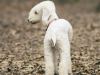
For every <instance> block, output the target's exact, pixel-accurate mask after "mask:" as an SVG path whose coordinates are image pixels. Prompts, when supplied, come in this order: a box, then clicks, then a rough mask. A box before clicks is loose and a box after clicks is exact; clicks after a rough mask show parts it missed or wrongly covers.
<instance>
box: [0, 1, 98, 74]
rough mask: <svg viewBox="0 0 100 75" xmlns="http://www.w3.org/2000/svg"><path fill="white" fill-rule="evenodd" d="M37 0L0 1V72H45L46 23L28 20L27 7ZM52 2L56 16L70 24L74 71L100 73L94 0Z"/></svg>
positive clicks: (75, 72) (78, 72) (30, 6)
mask: <svg viewBox="0 0 100 75" xmlns="http://www.w3.org/2000/svg"><path fill="white" fill-rule="evenodd" d="M37 3H38V2H34V1H30V2H23V3H22V2H21V3H19V2H12V3H5V2H1V3H0V75H31V74H33V75H44V74H45V66H44V65H45V61H44V54H43V39H44V36H45V32H46V30H45V29H46V27H45V26H44V25H42V23H38V24H35V25H32V24H30V23H28V22H27V18H28V13H29V11H30V9H31V8H32V7H33V6H34V5H35V4H37ZM55 4H56V8H57V14H58V16H59V18H63V19H66V20H68V21H69V22H70V23H71V25H72V27H73V33H74V36H73V40H72V43H71V59H72V71H73V74H74V75H100V14H99V13H96V12H95V11H94V10H95V7H96V3H75V4H65V5H60V4H58V3H55ZM58 60H59V57H58Z"/></svg>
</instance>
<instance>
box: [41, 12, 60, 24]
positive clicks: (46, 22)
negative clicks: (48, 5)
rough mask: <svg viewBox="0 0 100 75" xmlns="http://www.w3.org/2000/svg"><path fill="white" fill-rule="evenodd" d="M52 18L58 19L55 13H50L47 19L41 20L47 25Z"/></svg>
mask: <svg viewBox="0 0 100 75" xmlns="http://www.w3.org/2000/svg"><path fill="white" fill-rule="evenodd" d="M54 19H59V18H58V16H57V14H56V13H52V14H51V15H50V16H49V17H48V19H47V20H42V23H43V24H44V25H46V26H47V25H48V24H49V23H50V22H51V21H52V20H54Z"/></svg>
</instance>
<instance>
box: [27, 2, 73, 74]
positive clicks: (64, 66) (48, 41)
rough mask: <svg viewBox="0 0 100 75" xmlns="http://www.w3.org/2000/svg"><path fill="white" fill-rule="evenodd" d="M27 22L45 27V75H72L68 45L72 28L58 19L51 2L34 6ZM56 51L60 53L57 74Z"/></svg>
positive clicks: (64, 21) (66, 22)
mask: <svg viewBox="0 0 100 75" xmlns="http://www.w3.org/2000/svg"><path fill="white" fill-rule="evenodd" d="M28 21H29V22H30V23H32V24H35V23H37V22H40V21H42V23H43V24H44V25H47V31H46V35H45V39H44V56H45V62H46V65H45V67H46V75H54V74H59V75H69V74H70V75H72V67H71V55H70V43H71V40H72V36H73V31H72V26H71V25H70V23H69V22H68V21H66V20H64V19H59V18H58V16H57V14H56V11H55V5H54V3H53V2H52V1H44V2H41V3H39V4H37V5H36V6H34V7H33V8H32V9H31V11H30V13H29V18H28ZM56 50H58V51H59V52H60V64H59V72H58V67H57V58H56Z"/></svg>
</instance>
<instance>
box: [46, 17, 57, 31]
mask: <svg viewBox="0 0 100 75" xmlns="http://www.w3.org/2000/svg"><path fill="white" fill-rule="evenodd" d="M55 20H58V19H54V20H52V21H51V22H53V21H55ZM51 22H50V23H49V24H48V25H47V29H48V27H49V25H50V24H51ZM47 29H46V31H47Z"/></svg>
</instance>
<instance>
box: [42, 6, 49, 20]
mask: <svg viewBox="0 0 100 75" xmlns="http://www.w3.org/2000/svg"><path fill="white" fill-rule="evenodd" d="M50 16H51V12H50V11H49V9H47V8H45V7H44V8H43V14H42V19H43V20H49V17H50Z"/></svg>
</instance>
